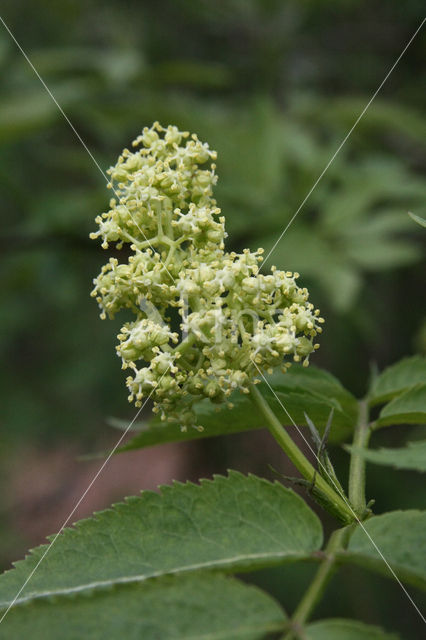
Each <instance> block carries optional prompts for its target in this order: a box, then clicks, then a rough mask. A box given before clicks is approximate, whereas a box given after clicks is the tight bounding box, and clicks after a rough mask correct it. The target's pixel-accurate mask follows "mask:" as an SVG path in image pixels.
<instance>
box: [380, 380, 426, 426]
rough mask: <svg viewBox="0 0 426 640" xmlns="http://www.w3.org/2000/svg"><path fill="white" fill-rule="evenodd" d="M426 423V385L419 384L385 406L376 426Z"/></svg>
mask: <svg viewBox="0 0 426 640" xmlns="http://www.w3.org/2000/svg"><path fill="white" fill-rule="evenodd" d="M406 423H409V424H412V423H415V424H424V423H426V384H418V385H417V386H415V387H412V388H411V389H408V391H405V392H404V393H402V394H401V395H400V396H397V397H396V398H394V399H393V400H391V401H390V402H389V404H387V405H385V406H384V407H383V409H382V410H381V412H380V415H379V419H378V420H376V422H375V426H377V427H385V426H388V425H391V424H406Z"/></svg>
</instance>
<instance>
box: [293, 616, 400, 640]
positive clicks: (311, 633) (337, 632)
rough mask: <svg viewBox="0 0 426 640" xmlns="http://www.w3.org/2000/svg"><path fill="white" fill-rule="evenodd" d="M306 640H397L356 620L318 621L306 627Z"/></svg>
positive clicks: (393, 636) (391, 635) (394, 636)
mask: <svg viewBox="0 0 426 640" xmlns="http://www.w3.org/2000/svg"><path fill="white" fill-rule="evenodd" d="M305 638H306V640H398V636H397V635H396V634H394V633H386V632H385V631H383V630H382V629H380V628H379V627H372V626H371V625H367V624H363V623H362V622H358V621H357V620H343V619H334V620H333V619H332V620H320V621H319V622H313V623H312V624H310V625H308V626H307V627H306V630H305Z"/></svg>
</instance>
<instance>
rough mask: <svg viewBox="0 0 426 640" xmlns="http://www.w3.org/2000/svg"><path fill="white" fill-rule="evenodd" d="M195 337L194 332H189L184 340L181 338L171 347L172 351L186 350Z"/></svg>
mask: <svg viewBox="0 0 426 640" xmlns="http://www.w3.org/2000/svg"><path fill="white" fill-rule="evenodd" d="M196 339H197V338H196V336H195V334H194V333H190V334H189V336H188V337H187V338H185V340H182V342H181V343H180V344H179V345H178V346H177V347H175V348H174V349H173V351H172V353H185V351H188V349H189V348H190V347H192V345H193V344H194V342H195V340H196Z"/></svg>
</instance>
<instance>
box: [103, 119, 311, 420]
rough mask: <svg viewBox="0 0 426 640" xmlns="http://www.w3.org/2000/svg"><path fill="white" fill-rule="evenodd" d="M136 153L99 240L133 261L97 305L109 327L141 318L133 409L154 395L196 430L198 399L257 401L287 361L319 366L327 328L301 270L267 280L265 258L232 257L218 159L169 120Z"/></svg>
mask: <svg viewBox="0 0 426 640" xmlns="http://www.w3.org/2000/svg"><path fill="white" fill-rule="evenodd" d="M133 146H134V147H135V148H136V150H135V151H130V150H128V149H125V150H124V151H123V153H122V154H121V156H120V157H119V159H118V162H117V164H116V165H115V167H112V168H111V169H110V170H109V174H110V175H111V183H110V184H109V185H108V186H109V187H110V188H111V189H112V190H113V193H114V196H115V197H114V198H112V199H111V201H110V210H109V211H108V212H106V213H103V214H102V215H100V216H98V217H97V218H96V222H97V223H98V225H99V229H98V231H96V232H95V233H92V234H91V238H93V239H94V238H101V239H102V247H104V248H105V249H107V248H108V246H109V243H114V245H115V247H116V248H118V249H123V247H125V248H127V252H126V253H129V250H130V253H131V255H130V257H128V259H127V261H126V262H119V261H118V260H117V259H116V258H110V260H109V262H108V263H107V264H106V265H105V266H104V267H103V268H102V271H101V273H100V274H99V276H98V277H97V278H96V279H95V280H94V284H95V288H94V290H93V291H92V296H94V297H95V298H96V300H97V302H98V304H99V306H100V308H101V317H102V318H105V317H106V316H109V317H113V316H114V315H115V313H116V312H117V311H119V310H120V309H123V308H128V309H131V310H132V312H133V313H134V314H135V319H134V321H133V322H127V323H126V324H125V325H124V326H123V327H122V329H121V331H120V333H119V335H118V339H119V344H118V346H117V353H118V355H119V356H120V357H121V359H122V363H123V368H124V369H129V370H130V371H131V373H132V375H130V376H129V377H128V378H127V387H128V389H129V391H130V395H129V400H130V401H135V404H136V405H137V406H140V405H141V401H142V399H143V398H146V397H149V396H151V397H152V399H153V400H154V411H156V412H160V414H161V417H162V419H168V420H172V421H178V422H179V423H180V425H181V427H182V428H183V429H185V428H186V427H187V426H196V424H195V422H196V421H195V417H194V412H193V409H192V407H193V404H194V402H196V401H197V400H200V399H202V398H210V399H211V400H212V401H214V402H218V403H220V402H224V401H227V399H228V397H229V396H230V394H231V393H232V392H233V391H234V390H236V389H239V390H240V391H242V392H243V393H247V392H248V390H249V387H248V385H249V383H250V382H252V381H254V380H256V376H257V375H258V373H259V371H262V372H263V371H270V370H271V369H272V368H274V367H276V366H281V367H283V369H284V370H286V368H287V367H288V366H290V362H289V361H286V358H287V360H288V359H292V360H294V361H296V362H298V361H300V360H302V361H303V363H304V364H308V357H309V354H310V353H311V352H312V351H313V350H314V349H315V348H317V346H318V345H316V344H314V338H315V336H316V335H317V334H318V333H320V332H321V326H320V325H321V323H322V322H323V320H322V318H320V317H319V311H318V310H315V309H314V307H313V305H312V304H311V303H309V302H308V291H307V289H305V288H300V287H298V286H297V284H296V280H297V278H298V274H297V273H294V274H293V273H291V272H284V271H279V270H277V269H276V268H274V267H272V269H271V272H270V273H269V274H267V275H264V274H262V273H260V272H259V265H260V263H261V261H262V253H263V250H262V249H258V250H257V251H256V252H251V251H249V250H248V249H246V250H244V251H243V253H240V254H237V253H234V252H232V253H228V252H226V251H225V248H224V240H225V238H226V232H225V226H224V222H225V220H224V218H223V217H222V216H221V211H220V209H219V208H218V207H217V204H216V201H215V200H214V198H213V187H214V185H215V183H216V180H217V176H216V173H215V169H216V166H215V164H214V161H215V159H216V152H215V151H212V150H210V148H209V146H208V145H207V144H205V143H202V142H200V141H199V140H198V138H197V136H196V135H194V134H193V135H189V133H188V132H182V131H179V130H178V129H177V128H176V127H174V126H169V127H167V128H163V127H162V126H160V125H159V124H158V123H155V124H154V125H153V126H152V127H151V128H145V129H144V130H143V132H142V134H141V135H140V136H139V137H138V138H136V140H135V141H134V142H133ZM123 253H124V251H123ZM173 316H175V317H174V318H173ZM173 326H176V330H173V329H172V327H173ZM198 426H200V425H198Z"/></svg>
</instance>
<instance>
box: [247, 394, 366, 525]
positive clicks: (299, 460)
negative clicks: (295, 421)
mask: <svg viewBox="0 0 426 640" xmlns="http://www.w3.org/2000/svg"><path fill="white" fill-rule="evenodd" d="M250 393H251V397H252V400H253V402H254V404H255V405H256V407H257V408H258V409H259V410H260V412H261V413H262V415H263V416H264V418H265V419H266V423H267V427H268V429H269V431H270V432H271V434H272V435H273V436H274V438H275V440H276V441H277V442H278V444H279V445H280V447H281V448H282V449H283V451H284V452H285V453H286V454H287V456H288V457H289V458H290V460H291V461H292V463H293V464H294V466H295V467H296V468H297V469H298V470H299V471H300V473H301V474H302V476H303V477H304V478H306V480H308V481H309V482H310V483H311V485H312V487H315V489H317V490H319V491H320V492H321V493H322V494H323V495H324V497H325V499H326V501H327V502H329V503H331V505H332V506H333V511H334V512H336V513H337V514H338V515H339V517H340V518H341V520H342V521H343V522H345V523H350V522H353V520H354V516H353V512H352V509H351V508H350V506H349V505H348V504H347V503H346V502H345V501H344V500H343V499H342V498H341V497H340V495H339V494H338V493H337V492H336V491H335V490H334V489H333V488H332V487H331V486H330V485H329V484H328V483H327V482H326V481H325V480H324V478H322V476H320V475H319V473H317V471H316V470H315V469H314V467H313V466H312V465H311V463H310V462H309V460H308V459H307V458H306V457H305V455H304V454H303V453H302V452H301V451H300V449H299V447H298V446H297V444H296V443H295V442H294V441H293V440H292V438H291V437H290V436H289V434H288V433H287V431H286V430H285V429H284V427H283V426H282V424H281V422H280V421H279V420H278V418H277V416H276V415H275V413H274V412H273V411H272V409H271V407H270V406H269V404H268V402H267V401H266V400H265V398H264V397H263V396H262V394H261V393H260V391H259V390H258V389H257V387H256V386H255V385H254V384H250Z"/></svg>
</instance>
